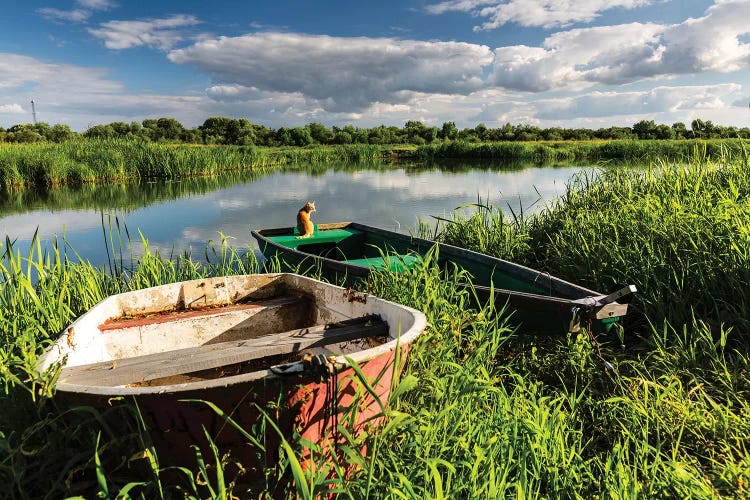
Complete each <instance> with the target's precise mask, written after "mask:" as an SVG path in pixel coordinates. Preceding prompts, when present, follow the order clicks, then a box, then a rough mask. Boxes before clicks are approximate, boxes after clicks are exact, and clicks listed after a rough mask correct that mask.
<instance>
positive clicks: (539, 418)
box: [0, 161, 750, 498]
mask: <svg viewBox="0 0 750 500" xmlns="http://www.w3.org/2000/svg"><path fill="white" fill-rule="evenodd" d="M748 199H750V175H748V168H747V164H746V163H745V162H743V161H723V162H709V161H696V162H694V163H692V164H684V163H680V164H672V165H669V164H667V165H663V166H661V167H654V168H652V169H650V170H645V171H629V170H627V169H619V170H617V169H616V170H613V171H611V172H605V173H602V174H600V175H599V176H597V177H596V178H595V179H591V178H586V177H580V178H579V179H578V180H577V181H576V182H573V183H572V184H571V186H570V187H569V189H568V191H567V193H566V194H565V195H564V196H563V197H562V199H561V200H560V201H559V202H558V203H557V204H555V205H553V206H551V207H550V208H548V209H547V210H545V211H543V212H541V213H540V214H538V215H535V216H532V217H530V218H520V217H519V218H512V217H511V218H508V217H507V216H504V215H502V212H501V211H499V210H495V209H493V208H492V207H486V208H484V209H480V210H479V211H478V212H476V213H475V214H457V215H456V217H455V219H454V220H453V221H452V222H446V223H443V224H445V225H443V226H441V228H438V231H439V233H440V237H441V238H442V239H443V240H445V241H453V242H457V243H460V244H461V245H462V246H467V247H470V248H475V249H478V250H481V251H484V252H487V253H492V254H495V255H499V256H501V257H505V258H509V259H511V260H515V261H518V262H522V263H526V264H529V265H533V266H534V267H537V268H539V269H542V270H544V271H547V272H550V273H551V274H555V275H559V276H562V277H567V278H568V279H571V280H572V281H576V282H578V283H581V284H586V285H589V286H591V287H592V288H594V289H607V288H609V287H610V286H611V285H612V284H613V283H614V282H625V283H632V284H636V285H637V286H638V288H639V290H640V291H639V294H638V295H637V298H636V301H635V302H634V304H633V309H634V313H633V317H636V318H640V321H639V322H637V323H635V324H632V325H629V328H628V330H626V331H625V332H624V333H622V334H621V335H613V336H611V337H600V338H598V339H597V344H593V343H592V341H591V339H590V338H589V337H588V336H587V335H585V334H571V335H570V336H568V337H566V338H557V339H547V340H541V339H530V338H523V337H520V336H517V335H516V334H514V333H513V330H512V324H513V318H512V316H510V317H508V314H506V312H498V311H495V310H493V309H491V308H486V309H483V310H476V309H472V308H471V307H470V305H469V304H470V303H471V300H470V296H469V295H468V292H467V291H465V290H462V291H459V290H456V289H455V288H454V287H451V286H450V284H446V281H445V280H444V276H442V275H441V272H440V270H439V269H437V268H435V267H432V266H430V265H425V266H423V267H422V268H419V269H415V270H413V271H412V272H410V273H407V274H401V275H392V274H377V275H374V276H373V277H372V279H371V280H370V281H369V283H368V289H369V291H371V292H372V293H375V294H378V295H381V296H384V297H386V298H389V299H393V300H397V301H399V302H402V303H404V304H406V305H410V306H413V307H417V308H419V309H421V310H423V311H424V312H425V313H426V314H427V315H428V319H429V321H430V324H431V327H430V330H429V331H428V334H427V335H425V336H424V338H423V339H422V340H421V341H420V342H419V344H418V345H417V346H415V347H414V348H413V349H411V351H410V354H409V362H408V366H407V371H406V373H405V374H404V376H403V377H402V382H401V385H400V386H399V387H398V389H397V390H396V391H394V397H393V399H392V400H391V401H390V405H389V409H388V410H387V414H386V417H387V419H386V423H385V425H382V426H381V427H379V429H378V431H376V432H373V433H372V434H371V435H369V436H365V437H363V438H362V439H366V442H367V449H368V456H367V457H362V456H361V455H360V454H359V453H358V452H357V451H356V450H357V449H359V446H358V445H357V446H353V444H354V443H352V442H349V441H347V442H345V443H343V444H342V445H341V447H340V449H341V450H343V456H344V458H343V460H345V461H346V462H348V463H351V462H355V463H357V464H358V465H359V467H358V468H355V471H354V472H353V473H352V474H350V475H348V476H346V475H344V474H342V473H341V471H340V470H338V469H336V468H335V467H334V468H331V467H332V466H331V464H328V463H321V464H319V465H320V467H318V468H317V469H315V470H309V471H307V472H303V471H300V470H299V469H298V468H296V466H295V462H294V460H292V459H290V458H289V455H287V451H283V450H282V451H281V453H280V456H281V464H282V466H281V468H280V469H273V470H267V471H266V476H265V477H264V478H261V482H263V486H261V488H260V491H255V492H254V495H253V496H261V497H263V496H265V495H268V496H270V495H272V494H277V495H278V494H279V493H281V495H282V496H289V497H292V496H295V495H298V496H299V497H302V498H312V497H314V496H316V495H320V494H321V493H323V492H327V491H331V489H333V491H334V492H338V493H340V494H342V495H344V496H348V497H350V498H388V497H392V496H395V495H397V494H402V495H406V496H408V497H414V498H433V497H434V498H484V497H487V498H492V497H501V496H509V495H513V496H523V497H531V498H538V497H583V498H593V497H613V498H622V497H634V496H643V497H648V498H652V497H661V498H688V497H697V498H713V497H717V496H726V497H738V498H741V497H745V496H747V495H748V493H750V492H749V491H748V485H750V452H749V451H748V450H750V373H748V370H747V366H748V356H750V354H749V353H750V327H749V325H748V323H747V319H746V313H745V311H747V310H748V305H750V291H748V290H747V286H746V284H747V281H748V279H750V276H748V275H747V272H748V269H750V237H749V235H750V227H748V222H747V221H749V220H750V204H748ZM114 250H116V249H114V248H113V251H114ZM214 255H215V263H214V264H210V263H209V264H208V265H198V264H195V263H193V262H191V261H190V260H189V259H175V260H174V261H172V260H167V259H163V258H161V257H159V256H158V255H155V254H153V253H147V254H146V255H145V256H144V257H143V258H142V259H141V261H140V263H139V265H138V266H137V267H136V268H134V269H122V268H121V267H118V265H117V263H116V259H115V260H114V262H113V264H112V265H110V267H109V269H108V270H107V271H106V272H105V271H104V270H100V269H95V268H92V267H91V266H88V265H85V264H81V263H76V262H71V261H68V260H66V259H65V258H63V256H62V255H61V254H60V253H55V254H53V255H50V256H48V257H43V256H42V255H41V252H36V251H35V252H32V253H31V255H29V256H15V255H13V254H11V253H7V254H6V255H5V256H4V257H3V259H2V260H1V261H0V311H3V316H2V317H0V318H1V319H2V322H0V325H1V326H0V334H1V336H0V383H1V384H2V387H3V388H4V391H2V392H0V449H2V450H3V451H4V454H5V457H7V458H4V459H0V479H3V480H4V481H5V484H6V488H7V491H10V492H12V493H11V494H10V496H17V497H19V498H23V497H24V496H26V497H30V498H31V497H36V496H44V495H47V496H53V497H65V496H73V495H84V496H94V495H96V494H97V493H104V492H108V493H109V494H110V495H112V496H114V495H116V494H117V492H120V493H122V492H123V491H125V492H129V493H130V494H132V495H143V496H145V497H148V498H159V497H169V496H174V495H185V494H187V495H192V496H194V497H198V498H203V497H208V496H212V495H215V494H216V493H217V492H220V491H224V492H225V493H227V494H229V493H231V494H235V495H237V496H240V497H242V496H249V494H248V493H247V492H246V491H244V490H243V489H242V487H240V486H239V485H237V484H233V483H230V482H228V480H225V476H223V475H222V474H221V473H220V471H221V470H223V469H225V468H226V469H227V470H229V468H233V469H232V470H236V467H235V466H234V465H233V464H232V460H231V456H230V457H225V458H222V455H221V453H220V452H219V451H217V455H216V456H214V457H200V460H199V459H198V457H196V462H195V466H194V467H193V468H192V470H174V469H172V470H168V469H167V467H168V465H169V464H166V463H161V462H158V457H154V456H153V455H152V454H151V451H150V449H149V447H148V441H147V440H146V441H144V440H143V439H142V437H141V436H140V435H139V434H138V432H137V430H134V433H133V434H132V435H120V436H113V435H111V434H109V433H108V432H107V429H106V426H104V425H103V423H102V421H101V420H99V419H98V418H97V415H95V414H92V413H91V412H89V411H84V410H80V411H78V412H76V413H74V414H72V415H71V414H67V415H62V414H61V413H60V412H59V410H57V409H56V407H55V405H54V401H53V400H51V399H49V396H50V395H51V392H50V384H51V382H52V380H51V379H49V377H46V378H45V377H42V378H38V377H36V376H35V375H34V374H33V370H32V368H33V366H34V365H35V362H36V357H37V356H38V354H39V353H40V352H41V351H42V349H43V348H44V346H45V345H46V343H47V342H48V341H49V340H50V339H53V338H55V337H56V336H57V334H58V332H60V331H61V330H62V329H63V328H64V327H65V326H66V325H67V324H68V323H69V322H70V321H71V320H72V319H73V318H74V317H76V316H77V315H79V314H81V313H82V312H83V311H85V310H87V309H88V308H90V307H91V306H92V305H93V304H94V303H96V302H97V301H98V300H101V299H102V298H103V297H105V296H107V295H109V294H112V293H117V292H118V291H122V290H129V289H138V288H144V287H147V286H152V285H157V284H161V283H165V282H170V281H178V280H184V279H189V278H194V277H199V276H205V275H221V274H227V273H240V272H252V271H254V270H256V269H257V263H255V262H254V261H253V260H252V258H250V257H240V256H239V254H238V253H236V252H234V251H232V250H231V249H227V248H226V247H221V248H219V249H217V251H216V252H215V253H214ZM248 259H249V260H248ZM36 277H39V278H40V279H39V281H38V284H37V285H34V284H33V283H35V281H34V278H36ZM449 282H450V281H449ZM71 417H74V418H71ZM123 418H132V417H127V416H124V417H123ZM134 422H135V420H134ZM342 425H344V426H345V425H346V424H345V421H344V422H343V423H342ZM134 429H137V426H136V425H134ZM248 431H249V432H252V429H248ZM128 458H130V460H128ZM295 474H301V475H300V476H297V477H298V478H303V477H304V481H303V480H297V482H296V483H295V482H293V481H292V478H293V477H295ZM284 488H288V489H284ZM280 489H281V490H282V491H281V492H280Z"/></svg>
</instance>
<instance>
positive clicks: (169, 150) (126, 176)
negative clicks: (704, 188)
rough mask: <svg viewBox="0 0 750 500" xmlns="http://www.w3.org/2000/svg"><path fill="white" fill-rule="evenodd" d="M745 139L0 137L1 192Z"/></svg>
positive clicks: (689, 156) (705, 153) (557, 157)
mask: <svg viewBox="0 0 750 500" xmlns="http://www.w3.org/2000/svg"><path fill="white" fill-rule="evenodd" d="M745 155H746V141H744V140H742V139H682V140H631V139H627V140H606V141H605V140H595V141H544V142H491V143H484V142H464V141H460V140H456V141H445V142H435V143H431V144H423V145H419V146H414V145H398V144H397V145H374V144H342V145H332V146H327V145H315V146H306V147H294V146H284V147H258V146H232V145H222V146H216V145H191V144H166V143H160V142H147V141H143V140H135V139H76V140H69V141H64V142H60V143H56V142H33V143H23V144H13V143H1V142H0V190H5V191H17V190H25V189H42V190H45V189H50V188H57V187H60V186H81V185H86V184H96V183H128V182H139V181H145V180H159V179H178V178H189V177H201V176H212V175H217V174H221V173H227V172H238V171H263V170H267V169H272V168H276V167H279V166H282V165H299V164H309V163H385V164H394V165H397V164H400V162H405V163H408V162H426V163H429V162H434V161H441V160H473V161H492V162H498V161H501V162H508V163H512V162H517V161H533V162H539V163H552V162H570V161H580V162H587V163H605V162H627V163H631V164H643V163H648V162H650V161H656V160H664V161H684V162H691V161H702V160H710V159H718V158H723V159H733V158H744V156H745Z"/></svg>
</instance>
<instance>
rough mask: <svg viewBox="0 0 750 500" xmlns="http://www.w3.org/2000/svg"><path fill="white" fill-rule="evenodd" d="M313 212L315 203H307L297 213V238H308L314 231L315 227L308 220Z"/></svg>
mask: <svg viewBox="0 0 750 500" xmlns="http://www.w3.org/2000/svg"><path fill="white" fill-rule="evenodd" d="M314 211H315V202H314V201H308V202H307V203H305V206H304V207H302V208H301V209H300V210H299V212H297V229H298V230H299V236H297V238H309V237H310V236H312V235H313V232H314V231H315V226H314V225H313V222H312V220H310V213H311V212H314Z"/></svg>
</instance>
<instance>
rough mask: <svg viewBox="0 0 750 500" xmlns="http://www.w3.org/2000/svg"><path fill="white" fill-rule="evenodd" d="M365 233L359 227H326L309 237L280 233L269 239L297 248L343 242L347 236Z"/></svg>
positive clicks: (316, 230)
mask: <svg viewBox="0 0 750 500" xmlns="http://www.w3.org/2000/svg"><path fill="white" fill-rule="evenodd" d="M361 234H364V233H362V231H360V230H358V229H350V228H341V229H324V230H320V231H318V228H317V227H316V228H315V232H314V233H313V235H312V236H310V237H308V238H300V237H299V236H298V235H279V236H269V237H268V239H269V240H271V241H273V242H274V243H278V244H279V245H283V246H285V247H287V248H297V247H298V246H300V245H310V244H313V243H341V242H342V241H344V240H345V239H347V238H350V237H352V236H357V235H361Z"/></svg>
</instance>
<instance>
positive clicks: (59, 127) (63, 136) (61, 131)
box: [48, 123, 76, 142]
mask: <svg viewBox="0 0 750 500" xmlns="http://www.w3.org/2000/svg"><path fill="white" fill-rule="evenodd" d="M75 136H76V133H75V132H73V131H72V130H71V128H70V127H69V126H68V125H64V124H62V123H57V124H55V126H53V127H52V128H51V129H50V134H49V137H48V139H49V140H50V141H54V142H64V141H69V140H70V139H73V138H74V137H75Z"/></svg>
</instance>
